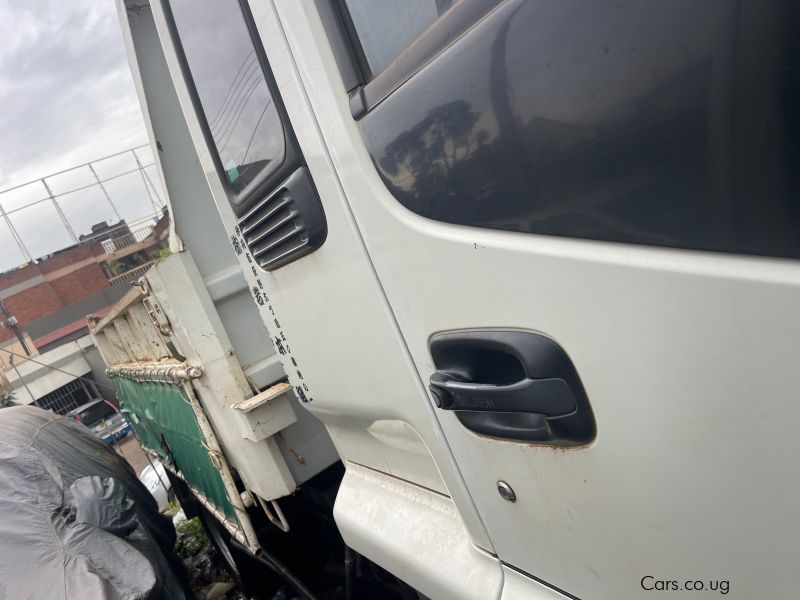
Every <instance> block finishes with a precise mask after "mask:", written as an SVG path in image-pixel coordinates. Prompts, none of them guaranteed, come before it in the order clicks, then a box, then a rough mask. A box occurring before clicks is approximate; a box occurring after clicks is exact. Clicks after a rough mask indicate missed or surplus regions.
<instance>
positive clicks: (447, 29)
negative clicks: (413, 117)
mask: <svg viewBox="0 0 800 600" xmlns="http://www.w3.org/2000/svg"><path fill="white" fill-rule="evenodd" d="M503 2H504V0H457V1H456V3H455V4H453V6H452V7H450V8H449V9H448V10H447V11H446V12H445V13H444V14H442V15H441V16H440V17H439V18H438V19H437V20H436V21H434V22H433V23H432V24H431V26H430V28H428V29H427V30H426V31H425V32H424V33H423V34H422V35H421V36H420V37H418V38H417V39H416V40H415V41H414V43H413V44H412V45H411V46H409V47H408V48H406V49H405V50H404V51H403V52H402V53H401V54H400V55H399V56H398V57H397V58H396V59H395V60H394V61H392V63H391V64H390V65H389V66H388V67H386V68H385V69H383V70H382V71H379V72H377V73H373V72H372V71H371V69H370V68H369V63H368V61H367V57H366V54H365V52H364V48H363V46H362V45H361V40H360V39H359V37H358V34H357V33H356V29H355V26H354V24H353V20H352V18H351V17H350V11H349V9H348V8H347V5H346V3H345V0H317V2H316V3H317V9H318V12H319V15H320V18H321V19H322V23H323V26H324V28H325V31H326V33H327V35H328V40H329V42H330V44H331V48H332V50H333V54H334V57H335V59H336V63H337V66H338V67H339V72H340V74H341V76H342V80H343V83H344V85H345V89H346V91H347V92H348V94H349V98H350V112H351V114H352V116H353V118H354V119H356V120H358V119H360V118H361V117H363V116H364V115H365V114H367V113H368V112H369V111H371V110H372V109H373V108H375V107H376V106H377V105H378V104H380V103H381V101H383V100H384V99H385V98H386V97H388V96H389V95H390V94H391V93H392V92H393V91H395V90H396V89H397V88H399V87H400V86H402V85H403V83H404V82H405V81H407V80H408V79H409V78H411V77H412V76H413V75H414V73H416V72H417V71H419V70H420V69H421V68H422V67H423V66H425V64H427V63H428V62H429V61H430V60H431V59H433V58H434V57H435V56H436V55H437V54H439V53H440V52H442V51H443V50H444V49H445V48H447V46H449V45H450V44H451V43H453V42H454V41H455V40H457V39H458V38H459V37H461V36H462V35H464V34H465V33H466V32H467V31H469V29H471V28H472V27H473V26H474V25H475V24H476V23H477V22H479V21H480V20H481V19H483V18H484V17H485V16H486V15H488V14H489V13H490V12H491V11H493V10H494V9H495V8H497V7H498V6H499V5H501V4H502V3H503Z"/></svg>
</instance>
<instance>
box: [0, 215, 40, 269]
mask: <svg viewBox="0 0 800 600" xmlns="http://www.w3.org/2000/svg"><path fill="white" fill-rule="evenodd" d="M0 215H2V217H3V220H4V221H5V222H6V225H8V229H9V231H11V237H13V238H14V241H15V242H17V246H18V247H19V250H20V252H22V256H23V258H24V259H25V260H26V261H27V262H33V256H31V253H30V252H28V249H27V248H26V247H25V244H23V243H22V238H21V237H20V235H19V233H17V230H16V229H14V224H13V223H12V222H11V219H10V218H9V217H8V215H7V214H6V211H5V210H4V209H3V205H2V204H0Z"/></svg>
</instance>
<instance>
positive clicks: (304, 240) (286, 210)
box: [239, 167, 327, 270]
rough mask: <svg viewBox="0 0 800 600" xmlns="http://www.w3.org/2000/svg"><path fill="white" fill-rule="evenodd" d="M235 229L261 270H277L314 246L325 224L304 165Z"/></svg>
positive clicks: (319, 242)
mask: <svg viewBox="0 0 800 600" xmlns="http://www.w3.org/2000/svg"><path fill="white" fill-rule="evenodd" d="M239 228H240V230H241V232H242V237H243V238H244V241H245V244H246V245H247V248H248V250H249V251H250V254H251V256H252V257H253V258H254V259H255V261H256V262H257V263H258V264H259V266H261V268H262V269H266V270H272V269H277V268H278V267H281V266H283V265H285V264H287V263H289V262H291V261H293V260H295V259H296V258H300V257H301V256H303V255H305V254H308V253H309V252H311V251H312V250H314V249H316V248H318V247H319V246H320V245H321V244H322V242H324V241H325V235H326V233H327V227H326V224H325V215H324V213H323V212H322V206H321V204H320V202H319V199H318V198H317V194H316V191H315V190H314V186H313V185H312V184H311V179H310V177H309V174H308V171H307V169H306V167H301V168H300V169H298V170H297V171H295V172H294V173H292V175H291V176H290V177H289V178H288V179H287V180H286V181H285V182H284V183H283V184H282V185H280V186H278V188H277V189H276V190H274V191H273V192H272V193H271V194H270V195H269V196H267V197H266V198H265V199H263V200H261V201H260V202H259V203H258V204H256V205H255V206H254V207H253V208H252V209H250V211H248V212H247V214H245V215H244V216H243V217H242V218H241V219H240V220H239Z"/></svg>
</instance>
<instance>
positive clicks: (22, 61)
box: [0, 0, 156, 271]
mask: <svg viewBox="0 0 800 600" xmlns="http://www.w3.org/2000/svg"><path fill="white" fill-rule="evenodd" d="M0 39H1V40H3V45H2V48H0V189H6V188H8V187H10V186H12V185H16V184H18V183H21V182H24V181H27V180H30V179H34V178H37V177H41V176H43V175H47V174H49V173H53V172H55V171H59V170H62V169H65V168H68V167H71V166H73V165H76V164H80V163H83V162H86V161H89V160H93V159H95V158H97V157H98V156H102V155H105V154H110V153H113V152H116V151H119V150H122V149H125V148H127V147H130V146H134V145H137V144H140V143H143V142H145V141H146V139H147V137H146V133H145V129H144V124H143V121H142V117H141V112H140V109H139V105H138V101H137V98H136V91H135V88H134V86H133V81H132V79H131V75H130V72H129V70H128V63H127V59H126V56H125V49H124V47H123V44H122V37H121V34H120V29H119V21H118V17H117V14H116V8H115V3H114V2H113V1H111V0H70V1H68V2H64V1H63V0H24V1H23V0H15V1H5V2H0ZM144 155H149V153H148V152H147V151H146V150H145V152H144ZM150 175H151V177H152V178H155V177H156V174H155V171H154V170H151V172H150ZM88 176H89V175H87V177H88ZM137 177H138V176H137ZM86 183H88V180H87V181H86ZM130 185H131V186H134V185H139V186H141V185H142V184H141V180H140V179H131V180H130ZM35 188H36V186H33V188H32V189H31V190H21V191H20V192H19V193H18V194H16V197H9V196H8V195H2V196H0V201H2V202H3V205H4V206H6V203H7V202H10V203H11V204H12V205H13V204H14V203H17V204H18V203H19V202H22V201H24V199H25V198H26V197H28V199H30V197H31V196H33V197H41V195H42V193H41V188H40V187H38V189H35ZM136 198H137V200H134V201H132V203H131V202H128V201H126V202H127V204H132V206H131V207H127V205H126V212H125V213H124V214H123V216H125V217H129V218H130V217H131V216H135V215H134V214H133V213H135V212H137V211H138V212H139V213H140V214H145V213H146V212H147V206H145V205H144V202H145V201H146V196H144V197H143V188H139V190H138V193H137V194H136ZM138 198H142V201H141V202H140V201H139V200H138ZM67 202H72V203H74V206H71V207H68V208H69V210H67V212H68V213H69V211H70V210H71V211H72V212H73V214H75V215H76V216H75V219H76V220H77V221H80V223H79V224H78V227H79V228H80V229H81V230H83V229H85V227H86V223H91V222H96V221H98V220H103V219H104V218H105V217H106V213H107V212H108V210H107V208H106V207H107V205H106V206H104V207H103V208H102V209H101V208H98V215H99V218H97V219H94V220H93V219H92V216H91V215H89V216H86V217H85V218H84V217H78V213H85V212H87V211H88V212H91V210H92V204H91V202H88V201H87V200H86V198H84V199H79V198H77V195H76V197H75V198H71V197H69V196H68V197H66V198H65V203H67ZM98 202H99V200H98ZM139 203H141V207H139V206H137V204H139ZM97 206H98V207H99V206H100V205H99V204H98V205H97ZM50 208H51V209H52V207H50ZM139 209H141V210H139ZM150 209H151V210H152V207H150ZM34 212H36V213H39V215H38V216H35V215H34ZM47 212H48V211H47V209H44V208H42V209H41V210H37V211H33V210H31V211H30V214H27V213H28V211H26V214H24V215H23V214H22V213H18V215H17V217H16V220H15V226H18V227H19V228H20V229H25V230H30V231H32V232H38V233H37V236H38V238H40V239H39V240H35V239H32V240H30V241H31V244H32V245H33V246H36V248H31V252H32V253H33V254H34V255H36V254H39V253H41V252H37V250H38V249H39V247H41V249H42V250H43V251H48V252H49V251H52V250H53V249H55V248H52V246H53V245H58V244H60V243H61V242H60V241H58V242H56V241H55V240H61V239H62V238H65V234H64V233H63V227H60V226H59V225H58V223H53V222H51V221H52V218H51V217H50V216H47V214H46V213H47ZM37 224H38V225H42V224H44V227H38V228H37ZM5 229H6V228H5V226H4V225H0V271H2V270H5V269H6V268H8V267H9V266H10V264H18V263H19V253H18V251H17V250H16V247H15V246H14V245H13V241H12V240H11V239H10V238H9V236H8V233H7V231H6V230H5ZM21 233H22V232H21ZM79 233H80V231H79ZM31 235H33V234H31ZM65 239H66V240H68V238H65ZM26 242H28V240H27V239H26ZM9 263H10V264H9Z"/></svg>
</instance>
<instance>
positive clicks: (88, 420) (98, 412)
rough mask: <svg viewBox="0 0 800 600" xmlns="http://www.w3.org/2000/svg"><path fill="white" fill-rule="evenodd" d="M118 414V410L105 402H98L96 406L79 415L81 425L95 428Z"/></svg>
mask: <svg viewBox="0 0 800 600" xmlns="http://www.w3.org/2000/svg"><path fill="white" fill-rule="evenodd" d="M116 412H117V411H116V410H114V409H113V408H112V407H111V406H110V405H108V404H106V403H105V402H98V403H97V404H94V405H92V406H90V407H89V408H87V409H86V410H83V411H81V412H80V413H78V418H79V419H80V421H81V423H83V424H84V425H86V426H87V427H94V426H95V425H97V424H98V423H99V422H100V421H101V420H102V419H108V418H109V417H112V416H114V414H115V413H116Z"/></svg>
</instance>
